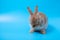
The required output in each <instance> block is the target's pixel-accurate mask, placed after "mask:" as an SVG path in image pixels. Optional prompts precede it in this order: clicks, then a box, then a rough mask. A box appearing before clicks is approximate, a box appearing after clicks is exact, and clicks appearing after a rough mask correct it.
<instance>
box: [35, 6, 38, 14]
mask: <svg viewBox="0 0 60 40" xmlns="http://www.w3.org/2000/svg"><path fill="white" fill-rule="evenodd" d="M37 12H38V6H37V5H36V8H35V14H37Z"/></svg>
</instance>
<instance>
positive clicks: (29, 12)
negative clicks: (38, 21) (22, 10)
mask: <svg viewBox="0 0 60 40" xmlns="http://www.w3.org/2000/svg"><path fill="white" fill-rule="evenodd" d="M27 9H28V11H29V13H30V14H31V15H32V14H33V13H32V11H31V10H30V7H27Z"/></svg>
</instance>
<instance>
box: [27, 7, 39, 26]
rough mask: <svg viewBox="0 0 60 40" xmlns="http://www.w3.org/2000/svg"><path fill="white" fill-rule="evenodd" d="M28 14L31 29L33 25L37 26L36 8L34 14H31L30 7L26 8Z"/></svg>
mask: <svg viewBox="0 0 60 40" xmlns="http://www.w3.org/2000/svg"><path fill="white" fill-rule="evenodd" d="M27 9H28V11H29V13H30V21H31V24H32V26H33V27H35V25H37V20H38V17H37V13H38V6H36V8H35V12H34V13H32V11H31V9H30V7H27Z"/></svg>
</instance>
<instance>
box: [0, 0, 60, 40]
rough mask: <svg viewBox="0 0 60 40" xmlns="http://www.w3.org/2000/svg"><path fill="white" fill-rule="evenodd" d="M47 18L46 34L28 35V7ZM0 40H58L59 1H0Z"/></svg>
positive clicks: (59, 33) (59, 31) (59, 24)
mask: <svg viewBox="0 0 60 40" xmlns="http://www.w3.org/2000/svg"><path fill="white" fill-rule="evenodd" d="M36 5H38V8H39V9H38V10H39V12H44V14H46V16H47V17H48V29H47V33H46V34H44V35H43V34H40V33H35V32H34V33H32V34H31V33H29V30H30V26H29V16H30V14H29V12H28V10H27V6H30V8H31V10H32V12H34V8H35V6H36ZM0 40H60V0H0Z"/></svg>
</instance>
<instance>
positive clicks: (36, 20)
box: [28, 6, 47, 34]
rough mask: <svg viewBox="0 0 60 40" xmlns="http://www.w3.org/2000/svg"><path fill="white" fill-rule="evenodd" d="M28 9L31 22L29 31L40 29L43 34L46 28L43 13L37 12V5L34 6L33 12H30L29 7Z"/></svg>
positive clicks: (45, 18) (45, 19)
mask: <svg viewBox="0 0 60 40" xmlns="http://www.w3.org/2000/svg"><path fill="white" fill-rule="evenodd" d="M28 11H29V12H30V24H31V30H30V32H34V31H40V32H41V33H43V34H45V30H46V29H47V17H46V15H44V14H43V13H41V12H38V6H36V8H35V12H34V13H32V11H31V10H30V8H29V7H28Z"/></svg>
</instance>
